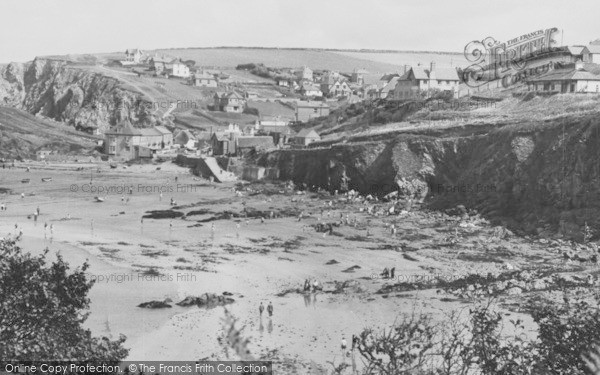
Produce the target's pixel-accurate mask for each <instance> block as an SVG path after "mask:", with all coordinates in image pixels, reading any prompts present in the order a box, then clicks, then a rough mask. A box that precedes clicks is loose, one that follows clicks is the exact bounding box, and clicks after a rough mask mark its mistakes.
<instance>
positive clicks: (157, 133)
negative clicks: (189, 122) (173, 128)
mask: <svg viewBox="0 0 600 375" xmlns="http://www.w3.org/2000/svg"><path fill="white" fill-rule="evenodd" d="M104 135H105V141H104V152H105V153H106V154H107V155H109V156H112V157H114V158H118V159H123V160H132V159H139V158H151V157H152V156H153V155H154V154H155V153H156V151H158V150H162V149H165V148H170V147H171V146H173V134H172V133H171V132H170V131H169V130H168V129H167V128H165V127H163V126H155V127H152V128H135V127H134V126H133V125H131V123H130V122H129V121H127V120H124V121H121V122H120V123H119V124H118V125H117V126H116V127H114V128H112V129H110V130H109V131H107V132H106V133H105V134H104Z"/></svg>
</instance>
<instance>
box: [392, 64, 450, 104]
mask: <svg viewBox="0 0 600 375" xmlns="http://www.w3.org/2000/svg"><path fill="white" fill-rule="evenodd" d="M459 83H460V78H459V77H458V72H457V71H456V69H454V68H446V69H439V68H436V66H435V63H434V62H432V63H431V65H430V66H429V69H425V68H423V67H422V66H416V67H412V68H410V69H409V70H408V71H407V72H406V73H404V74H403V75H402V76H401V77H399V78H398V81H397V83H396V87H395V88H394V91H393V94H392V92H390V94H389V95H388V99H395V100H403V99H411V98H415V97H418V96H419V95H421V94H422V93H427V92H428V91H429V90H433V89H435V90H440V91H446V92H451V93H452V95H455V93H457V92H458V85H459Z"/></svg>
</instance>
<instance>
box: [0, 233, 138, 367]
mask: <svg viewBox="0 0 600 375" xmlns="http://www.w3.org/2000/svg"><path fill="white" fill-rule="evenodd" d="M47 253H48V249H46V250H45V251H44V253H43V254H42V255H39V256H33V255H31V254H29V253H23V252H22V250H21V248H20V247H18V246H17V244H16V241H15V240H12V239H2V240H0V358H1V359H2V360H3V361H40V360H86V361H94V362H104V363H106V362H110V363H113V362H118V361H120V360H122V359H124V358H125V356H126V355H127V352H128V350H127V349H125V348H123V346H122V344H123V342H124V341H125V337H124V336H121V337H120V338H119V339H118V340H115V341H111V340H109V339H107V338H105V337H102V338H98V337H93V336H92V334H91V332H90V330H88V329H84V328H83V327H82V325H83V323H84V322H85V320H86V319H87V317H88V315H89V313H88V312H87V310H88V309H89V303H90V301H89V298H88V297H87V294H88V292H89V291H90V288H91V287H92V285H93V281H88V280H87V279H86V277H85V271H86V270H87V269H88V268H89V265H88V264H87V262H86V263H84V264H83V265H82V266H81V267H78V268H76V269H74V270H70V268H69V264H68V263H66V262H65V261H64V260H63V258H62V257H61V256H60V255H58V256H57V260H56V261H55V262H52V263H48V261H47V258H46V256H47Z"/></svg>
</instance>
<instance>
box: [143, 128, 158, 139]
mask: <svg viewBox="0 0 600 375" xmlns="http://www.w3.org/2000/svg"><path fill="white" fill-rule="evenodd" d="M139 131H140V133H141V135H145V136H154V137H155V136H161V135H162V133H161V132H159V131H158V130H157V129H156V128H141V129H139Z"/></svg>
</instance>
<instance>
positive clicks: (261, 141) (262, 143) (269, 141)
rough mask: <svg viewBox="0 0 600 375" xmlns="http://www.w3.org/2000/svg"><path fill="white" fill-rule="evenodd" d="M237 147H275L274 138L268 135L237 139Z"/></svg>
mask: <svg viewBox="0 0 600 375" xmlns="http://www.w3.org/2000/svg"><path fill="white" fill-rule="evenodd" d="M237 147H239V148H249V147H273V138H272V137H271V136H268V135H259V136H240V137H237Z"/></svg>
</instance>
